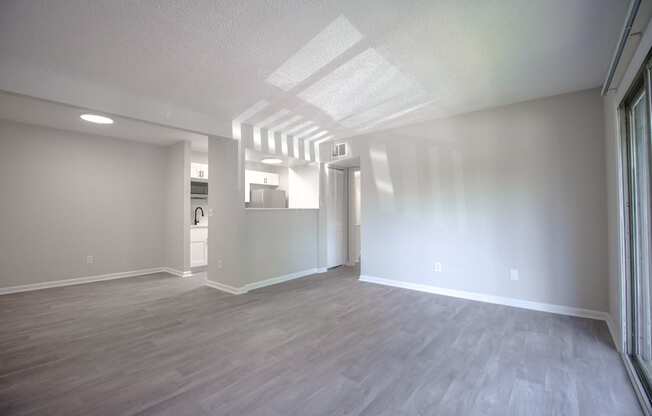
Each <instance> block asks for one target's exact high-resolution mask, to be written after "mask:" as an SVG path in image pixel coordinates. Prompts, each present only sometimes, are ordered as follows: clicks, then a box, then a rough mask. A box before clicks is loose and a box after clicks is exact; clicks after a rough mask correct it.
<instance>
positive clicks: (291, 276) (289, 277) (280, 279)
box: [244, 268, 319, 292]
mask: <svg viewBox="0 0 652 416" xmlns="http://www.w3.org/2000/svg"><path fill="white" fill-rule="evenodd" d="M316 273H319V272H318V269H316V268H315V269H308V270H302V271H300V272H295V273H290V274H286V275H283V276H278V277H272V278H271V279H265V280H261V281H259V282H254V283H249V284H248V285H245V287H244V289H245V292H249V291H251V290H256V289H260V288H261V287H266V286H272V285H276V284H279V283H283V282H287V281H289V280H294V279H299V278H301V277H305V276H309V275H311V274H316Z"/></svg>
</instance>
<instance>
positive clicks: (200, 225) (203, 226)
mask: <svg viewBox="0 0 652 416" xmlns="http://www.w3.org/2000/svg"><path fill="white" fill-rule="evenodd" d="M190 228H208V224H197V225H192V224H190Z"/></svg>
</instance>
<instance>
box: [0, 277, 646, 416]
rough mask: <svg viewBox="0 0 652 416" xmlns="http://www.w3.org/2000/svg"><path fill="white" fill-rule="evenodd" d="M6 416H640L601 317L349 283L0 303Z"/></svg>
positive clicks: (126, 287)
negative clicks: (241, 291)
mask: <svg viewBox="0 0 652 416" xmlns="http://www.w3.org/2000/svg"><path fill="white" fill-rule="evenodd" d="M0 414H2V415H67V416H70V415H174V416H180V415H200V416H201V415H239V416H242V415H254V416H261V415H265V416H287V415H301V416H310V415H342V416H344V415H365V416H367V415H374V416H381V415H392V416H405V415H439V416H441V415H465V416H469V415H501V416H504V415H528V416H533V415H591V416H596V415H610V416H613V415H640V414H641V412H640V408H639V406H638V403H637V401H636V397H635V396H634V393H633V390H632V388H631V385H630V383H629V381H628V379H627V375H626V373H625V369H624V367H623V365H622V363H621V361H620V358H619V356H618V354H617V353H616V351H615V350H614V347H613V345H612V343H611V340H610V337H609V334H608V331H607V327H606V325H605V324H604V323H603V322H599V321H593V320H588V319H579V318H571V317H565V316H560V315H553V314H546V313H541V312H534V311H528V310H523V309H515V308H508V307H503V306H498V305H490V304H484V303H478V302H471V301H466V300H460V299H453V298H447V297H443V296H437V295H431V294H425V293H419V292H414V291H408V290H404V289H397V288H390V287H384V286H378V285H374V284H369V283H361V282H359V281H357V278H356V273H355V270H353V269H347V268H341V269H337V270H335V271H330V272H328V273H325V274H321V275H316V276H312V277H307V278H304V279H299V280H295V281H292V282H288V283H285V284H280V285H276V286H273V287H268V288H264V289H260V290H258V291H255V292H252V293H249V294H246V295H241V296H233V295H228V294H225V293H222V292H219V291H217V290H215V289H212V288H207V287H203V286H202V284H201V281H199V280H198V279H193V278H190V279H181V278H177V277H172V276H170V275H166V274H157V275H151V276H148V277H140V278H131V279H122V280H115V281H109V282H100V283H92V284H86V285H79V286H71V287H65V288H56V289H47V290H40V291H35V292H26V293H19V294H12V295H5V296H0Z"/></svg>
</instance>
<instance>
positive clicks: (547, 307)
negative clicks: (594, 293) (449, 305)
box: [360, 275, 609, 321]
mask: <svg viewBox="0 0 652 416" xmlns="http://www.w3.org/2000/svg"><path fill="white" fill-rule="evenodd" d="M360 281H361V282H367V283H376V284H379V285H385V286H392V287H398V288H403V289H410V290H417V291H419V292H426V293H433V294H435V295H443V296H450V297H454V298H461V299H468V300H474V301H478V302H486V303H494V304H497V305H505V306H512V307H515V308H523V309H531V310H535V311H541V312H550V313H556V314H560V315H570V316H578V317H581V318H590V319H598V320H601V321H607V319H608V317H609V314H607V313H606V312H601V311H594V310H591V309H582V308H575V307H572V306H564V305H555V304H552V303H541V302H533V301H529V300H523V299H515V298H507V297H503V296H496V295H488V294H484V293H476V292H466V291H463V290H454V289H446V288H441V287H436V286H430V285H424V284H419V283H410V282H402V281H399V280H391V279H385V278H382V277H375V276H365V275H360Z"/></svg>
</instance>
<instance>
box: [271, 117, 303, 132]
mask: <svg viewBox="0 0 652 416" xmlns="http://www.w3.org/2000/svg"><path fill="white" fill-rule="evenodd" d="M302 118H303V117H301V116H300V115H296V116H294V117H290V118H289V119H287V120H285V121H283V122H281V123H279V124H276V125H274V126H270V127H269V128H270V130H274V131H281V130H283V129H284V128H286V127H288V126H291V125H292V124H294V123H296V122H297V121H299V120H301V119H302Z"/></svg>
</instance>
